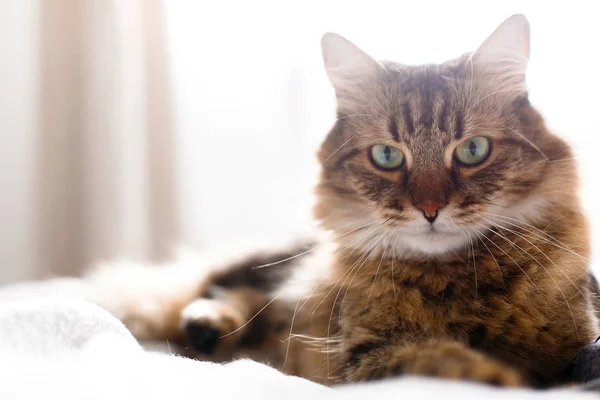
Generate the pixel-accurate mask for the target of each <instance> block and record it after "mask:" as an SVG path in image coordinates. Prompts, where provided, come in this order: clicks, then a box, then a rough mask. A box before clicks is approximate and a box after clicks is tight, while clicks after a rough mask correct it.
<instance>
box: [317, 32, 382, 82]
mask: <svg viewBox="0 0 600 400" xmlns="http://www.w3.org/2000/svg"><path fill="white" fill-rule="evenodd" d="M321 51H322V53H323V62H324V63H325V69H326V70H327V75H328V76H329V80H330V81H331V84H332V85H333V87H334V88H335V90H336V92H339V91H347V90H349V89H350V88H351V87H352V86H353V85H355V84H356V83H357V82H358V81H360V80H364V79H368V78H369V77H372V76H374V75H375V74H377V70H378V69H380V68H382V67H381V65H380V64H379V63H378V62H377V61H375V60H374V59H373V58H372V57H371V56H369V55H368V54H367V53H365V52H364V51H362V50H361V49H359V48H358V46H356V45H355V44H354V43H352V42H350V41H349V40H346V39H344V38H343V37H342V36H340V35H338V34H336V33H326V34H324V35H323V38H322V39H321Z"/></svg>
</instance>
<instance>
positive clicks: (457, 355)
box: [346, 342, 527, 386]
mask: <svg viewBox="0 0 600 400" xmlns="http://www.w3.org/2000/svg"><path fill="white" fill-rule="evenodd" d="M349 367H350V368H349V369H347V370H346V380H347V381H351V382H357V381H370V380H378V379H384V378H389V377H393V376H400V375H420V376H429V377H436V378H446V379H458V380H470V381H476V382H481V383H487V384H490V385H495V386H526V385H527V381H526V380H525V379H524V377H523V376H522V375H521V374H520V373H519V372H517V371H516V370H514V369H513V368H511V367H509V366H507V365H505V364H503V363H501V362H499V361H496V360H494V359H492V358H489V357H488V356H486V355H485V354H483V353H479V352H477V351H475V350H472V349H470V348H468V347H465V346H464V345H462V344H460V343H457V342H429V343H421V344H413V345H408V346H402V347H396V348H376V349H373V350H372V351H370V352H368V353H366V354H364V355H363V356H361V357H360V359H359V361H358V362H354V363H352V362H350V363H349Z"/></svg>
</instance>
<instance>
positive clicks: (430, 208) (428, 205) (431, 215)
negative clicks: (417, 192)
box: [415, 200, 445, 223]
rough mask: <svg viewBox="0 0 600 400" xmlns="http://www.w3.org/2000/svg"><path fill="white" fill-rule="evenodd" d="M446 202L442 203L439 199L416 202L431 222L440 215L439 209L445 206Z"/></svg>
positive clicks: (416, 205)
mask: <svg viewBox="0 0 600 400" xmlns="http://www.w3.org/2000/svg"><path fill="white" fill-rule="evenodd" d="M444 206H445V204H444V203H440V202H437V201H431V200H425V201H422V202H420V203H417V204H415V207H417V208H418V209H419V210H421V211H423V215H424V216H425V219H426V220H427V221H429V222H430V223H433V221H435V219H436V218H437V216H438V210H439V209H440V208H442V207H444Z"/></svg>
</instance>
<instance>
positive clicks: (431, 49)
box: [0, 0, 600, 283]
mask: <svg viewBox="0 0 600 400" xmlns="http://www.w3.org/2000/svg"><path fill="white" fill-rule="evenodd" d="M595 7H596V5H595V4H594V2H577V1H569V2H552V3H551V2H538V1H529V2H526V1H507V0H504V1H495V2H481V1H471V2H467V1H456V0H455V1H443V2H442V1H440V2H431V1H428V2H418V1H415V0H411V1H393V0H390V1H376V0H369V1H361V2H353V1H320V2H317V1H315V2H310V1H295V2H292V1H278V2H274V1H273V2H261V1H241V0H240V1H225V0H223V1H212V2H209V1H206V2H204V1H183V0H181V1H178V0H172V1H168V0H164V1H160V0H0V57H1V58H0V283H7V282H13V281H16V280H23V279H34V278H39V277H47V276H52V275H73V274H77V273H78V272H80V271H81V270H82V268H85V267H87V266H89V265H91V264H93V263H95V262H97V261H99V260H106V259H111V258H115V257H127V258H130V259H133V260H139V261H160V260H163V259H165V258H168V257H169V254H170V253H171V250H172V248H173V246H176V245H185V246H189V247H191V248H194V249H198V250H202V249H206V248H210V247H211V246H214V245H216V244H219V245H222V244H223V243H226V242H227V241H230V240H236V239H240V238H245V237H256V236H265V237H273V236H277V237H279V238H281V237H285V236H292V235H294V233H295V232H297V231H301V230H304V229H306V228H308V227H310V224H311V222H310V203H311V184H312V182H313V180H314V177H315V173H316V171H317V169H316V162H315V158H314V151H315V149H316V147H317V145H318V144H319V142H320V140H321V139H322V138H323V137H324V135H325V133H326V132H327V130H328V128H329V127H330V126H331V124H332V122H333V120H334V108H333V107H334V105H333V91H332V89H331V88H330V86H329V83H328V81H327V78H326V75H325V72H324V70H323V68H322V61H321V55H320V46H319V40H320V36H321V35H322V34H323V33H324V32H326V31H334V32H337V33H340V34H342V35H344V36H346V37H347V38H349V39H350V40H352V41H354V42H355V43H356V44H358V45H359V46H361V47H362V48H363V49H365V50H366V51H367V52H369V53H370V54H371V55H373V56H374V57H376V58H381V59H392V60H396V61H400V62H404V63H409V64H412V63H423V62H441V61H444V60H446V59H449V58H453V57H456V56H458V55H460V54H462V53H464V52H467V51H472V50H475V49H476V48H477V46H478V45H479V44H480V43H481V42H482V41H483V40H484V39H485V38H486V36H487V35H488V34H490V33H491V32H492V31H493V30H494V29H495V27H496V26H497V25H498V24H500V23H501V22H502V21H503V20H504V19H505V18H507V17H508V16H510V15H511V14H513V13H516V12H520V13H524V14H525V15H526V16H527V17H528V18H529V20H530V23H531V26H532V35H531V41H532V51H531V63H530V68H529V71H528V78H529V88H530V92H531V100H532V102H533V103H534V104H535V105H537V106H538V107H539V108H540V109H541V111H542V112H543V113H544V115H545V116H546V118H547V120H548V122H549V124H550V125H551V126H552V127H553V128H554V129H555V130H556V131H557V132H559V133H561V134H562V135H563V136H564V137H566V138H567V139H568V140H569V141H570V142H571V143H572V144H573V145H574V146H575V148H576V151H577V157H578V159H579V162H580V166H581V169H582V183H583V184H582V196H583V198H584V205H585V207H586V210H587V211H588V213H589V214H590V216H591V219H592V225H593V226H594V227H596V228H595V231H597V232H600V211H598V210H597V207H595V205H596V203H597V202H598V201H600V182H599V181H598V179H596V176H597V174H598V171H599V167H600V156H599V152H600V146H599V145H600V139H599V137H600V132H599V131H600V100H599V96H598V93H600V74H599V73H598V65H599V63H600V57H599V49H600V45H599V44H598V41H599V39H600V24H599V23H598V15H597V12H596V11H595ZM594 249H595V257H594V260H597V259H598V257H597V254H598V250H600V235H597V234H595V235H594ZM596 271H600V268H596Z"/></svg>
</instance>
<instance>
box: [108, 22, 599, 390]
mask: <svg viewBox="0 0 600 400" xmlns="http://www.w3.org/2000/svg"><path fill="white" fill-rule="evenodd" d="M322 51H323V58H324V63H325V68H326V70H327V74H328V76H329V78H330V81H331V83H332V85H333V88H334V89H335V93H336V98H337V120H336V122H335V124H334V126H333V127H332V129H331V131H330V132H329V134H328V135H327V137H326V138H325V141H324V142H323V144H322V147H321V149H320V151H319V153H318V157H319V160H320V162H321V165H322V173H321V176H320V181H319V183H318V185H317V188H316V194H317V204H316V207H315V212H314V214H315V217H316V219H317V220H318V221H319V222H320V224H321V226H322V227H323V229H324V231H326V232H327V233H328V235H327V236H326V237H325V238H320V239H319V240H318V241H317V243H307V244H301V245H297V246H289V247H288V248H284V249H283V250H281V251H279V250H277V251H271V252H266V253H265V252H260V251H257V252H255V253H254V254H251V255H246V256H241V257H239V258H238V259H237V260H235V261H232V262H229V263H224V264H225V267H224V268H220V269H218V270H216V271H214V272H212V273H211V274H209V275H208V276H205V277H204V278H203V279H201V280H199V281H198V282H197V284H196V286H195V287H194V290H192V291H187V292H185V295H184V294H183V292H179V293H177V294H176V295H173V297H172V298H170V299H168V300H167V301H166V303H165V304H168V305H164V307H162V308H160V310H161V312H159V313H155V314H144V313H139V312H138V311H139V310H138V311H131V310H119V311H118V313H117V314H118V315H120V316H121V317H122V318H123V320H124V321H126V322H127V321H129V322H130V323H129V326H131V327H133V328H134V332H135V329H138V331H140V332H141V331H143V332H144V333H143V334H141V335H138V336H141V337H145V338H148V337H149V338H165V339H169V340H171V342H178V343H180V344H181V345H182V348H187V349H190V350H193V351H192V352H191V354H192V355H194V356H196V357H199V358H204V359H212V360H227V359H231V358H236V357H252V358H254V359H257V360H263V361H266V362H269V363H271V364H272V365H274V366H278V367H279V368H281V369H282V370H283V371H285V372H288V373H293V374H297V375H300V376H304V377H307V378H310V379H313V380H315V381H319V382H326V383H335V382H357V381H366V380H374V379H382V378H385V377H391V376H397V375H402V374H417V375H427V376H435V377H443V378H456V379H468V380H474V381H479V382H486V383H490V384H496V385H505V386H516V385H527V386H536V387H549V386H553V385H557V384H562V383H564V382H567V381H568V380H569V379H570V373H571V369H572V368H573V363H572V361H573V359H574V357H575V356H576V355H577V353H578V352H579V351H580V350H581V349H582V348H583V347H584V346H586V345H587V344H589V343H591V342H593V340H594V339H596V337H597V336H598V335H599V334H600V329H599V325H598V320H597V317H596V315H595V313H594V305H593V294H592V293H593V291H592V289H593V285H594V284H595V282H594V281H593V278H591V275H590V273H589V270H588V261H587V256H588V252H589V243H588V232H587V227H586V218H585V217H584V215H583V214H582V207H581V205H580V203H579V200H578V197H577V180H578V179H577V173H576V167H575V162H574V161H573V155H572V152H571V149H570V148H569V146H568V145H567V144H566V143H565V142H564V141H563V140H562V139H560V138H558V137H557V136H555V135H554V134H552V133H551V132H550V131H549V130H548V129H547V128H546V126H545V124H544V120H543V118H542V116H541V115H540V114H539V113H538V111H536V109H535V108H534V107H533V106H532V105H531V104H530V103H529V101H528V95H527V90H526V85H525V72H526V67H527V62H528V58H529V25H528V22H527V20H526V19H525V17H523V16H522V15H515V16H512V17H511V18H509V19H508V20H506V21H505V22H504V23H503V24H502V25H501V26H500V27H499V28H497V29H496V31H494V32H493V33H492V35H491V36H489V37H488V39H487V40H486V41H485V42H484V43H483V44H482V45H481V46H480V47H479V48H478V49H477V50H476V51H475V52H472V53H468V54H465V55H463V56H461V57H460V58H458V59H455V60H452V61H448V62H446V63H443V64H440V65H422V66H406V65H402V64H397V63H393V62H387V61H385V62H380V61H376V60H374V59H373V58H371V57H370V56H369V55H367V54H366V53H364V52H363V51H362V50H360V49H359V48H358V47H356V46H355V45H354V44H352V43H351V42H349V41H347V40H346V39H344V38H342V37H341V36H338V35H336V34H331V33H329V34H326V35H325V36H324V37H323V39H322ZM309 269H311V270H313V271H316V272H318V273H320V275H319V274H317V276H316V277H315V279H314V281H313V284H312V286H311V287H310V290H309V291H308V293H307V294H305V295H304V296H301V297H298V296H292V295H291V291H292V290H293V289H297V287H295V285H294V282H296V280H297V279H301V278H302V277H303V276H305V275H304V274H307V272H306V271H308V270H309ZM286 282H287V283H288V286H287V288H291V289H285V288H284V289H282V285H283V284H284V283H286ZM283 287H285V286H283ZM288 290H289V291H288ZM139 301H143V300H139ZM132 321H133V322H132ZM140 326H143V327H144V328H143V330H140V329H139V327H140Z"/></svg>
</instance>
